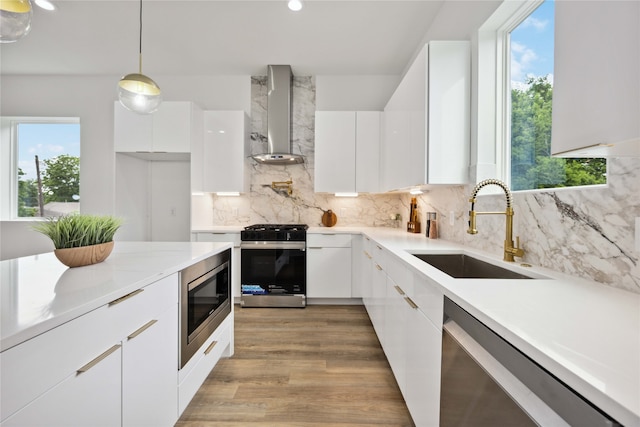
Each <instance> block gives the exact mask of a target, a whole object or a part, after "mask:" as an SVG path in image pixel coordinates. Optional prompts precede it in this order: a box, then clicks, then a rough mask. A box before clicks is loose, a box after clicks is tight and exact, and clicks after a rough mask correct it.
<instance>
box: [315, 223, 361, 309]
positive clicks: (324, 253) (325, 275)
mask: <svg viewBox="0 0 640 427" xmlns="http://www.w3.org/2000/svg"><path fill="white" fill-rule="evenodd" d="M307 297H309V298H351V235H350V234H308V235H307Z"/></svg>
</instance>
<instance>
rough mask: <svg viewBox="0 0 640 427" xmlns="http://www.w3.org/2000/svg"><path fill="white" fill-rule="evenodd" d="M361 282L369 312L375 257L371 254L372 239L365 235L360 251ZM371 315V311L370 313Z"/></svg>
mask: <svg viewBox="0 0 640 427" xmlns="http://www.w3.org/2000/svg"><path fill="white" fill-rule="evenodd" d="M360 260H361V263H360V273H359V274H360V284H361V292H362V302H363V303H364V306H365V308H366V309H367V312H369V311H370V310H371V298H372V297H373V268H374V267H373V257H372V256H371V239H369V238H368V237H366V236H363V239H362V252H361V253H360ZM369 317H371V313H369Z"/></svg>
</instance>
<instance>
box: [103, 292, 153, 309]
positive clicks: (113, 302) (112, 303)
mask: <svg viewBox="0 0 640 427" xmlns="http://www.w3.org/2000/svg"><path fill="white" fill-rule="evenodd" d="M142 291H144V289H142V288H140V289H138V290H137V291H133V292H131V293H129V294H126V295H125V296H123V297H120V298H118V299H114V300H113V301H111V302H110V303H109V307H111V306H112V305H116V304H120V303H121V302H122V301H124V300H128V299H129V298H131V297H135V296H136V295H138V294H139V293H141V292H142Z"/></svg>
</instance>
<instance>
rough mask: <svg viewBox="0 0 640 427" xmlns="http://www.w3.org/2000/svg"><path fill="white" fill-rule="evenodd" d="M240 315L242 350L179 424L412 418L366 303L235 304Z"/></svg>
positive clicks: (371, 422)
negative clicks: (254, 306) (257, 305)
mask: <svg viewBox="0 0 640 427" xmlns="http://www.w3.org/2000/svg"><path fill="white" fill-rule="evenodd" d="M235 316H236V317H235V355H234V356H233V357H231V358H228V359H222V360H220V362H219V363H218V364H217V365H216V367H215V368H214V369H213V371H212V372H211V374H209V377H208V378H207V379H206V381H205V382H204V384H203V386H202V387H201V388H200V390H199V391H198V393H197V394H196V395H195V397H194V398H193V400H192V401H191V403H190V404H189V406H188V407H187V409H186V410H185V411H184V413H183V414H182V417H181V418H180V420H178V423H177V424H176V427H201V426H212V427H214V426H218V427H239V426H249V427H258V426H270V427H272V426H286V427H289V426H300V427H311V426H321V427H327V426H349V427H364V426H381V425H382V426H386V427H392V426H413V422H412V420H411V416H410V415H409V412H408V410H407V407H406V405H405V403H404V400H403V399H402V395H401V394H400V390H399V389H398V386H397V384H396V381H395V379H394V377H393V373H392V372H391V368H390V367H389V364H388V363H387V360H386V358H385V356H384V353H383V351H382V348H381V347H380V343H379V342H378V339H377V337H376V334H375V332H374V330H373V326H372V325H371V322H370V321H369V317H368V316H367V313H366V310H365V308H364V307H363V306H359V305H356V306H324V305H312V306H308V307H306V308H304V309H296V308H244V309H243V308H239V307H238V306H236V310H235Z"/></svg>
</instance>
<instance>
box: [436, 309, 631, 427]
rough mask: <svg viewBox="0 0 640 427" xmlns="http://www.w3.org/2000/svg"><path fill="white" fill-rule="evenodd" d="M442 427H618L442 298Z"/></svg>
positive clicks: (486, 328)
mask: <svg viewBox="0 0 640 427" xmlns="http://www.w3.org/2000/svg"><path fill="white" fill-rule="evenodd" d="M444 319H445V322H444V331H443V334H442V373H441V390H440V393H441V395H440V426H441V427H447V426H456V427H462V426H474V427H483V426H535V425H544V426H546V425H553V426H563V425H566V426H581V427H591V426H593V427H595V426H620V424H618V423H617V422H616V421H614V420H613V419H611V418H610V417H609V416H607V415H606V414H604V413H603V412H602V411H600V410H599V409H598V408H596V407H595V406H593V405H592V404H591V403H590V402H588V401H587V400H585V399H584V398H583V397H581V396H580V395H579V394H577V393H576V392H575V391H574V390H572V389H571V388H570V387H569V386H567V385H566V384H564V383H563V382H561V381H560V380H559V379H558V378H556V377H555V376H553V375H552V374H551V373H549V372H548V371H546V370H545V369H544V368H543V367H541V366H540V365H538V364H537V363H536V362H534V361H533V360H531V359H530V358H529V357H527V356H526V355H525V354H523V353H522V352H520V351H519V350H518V349H516V348H515V347H513V346H512V345H511V344H509V343H508V342H507V341H505V340H504V339H502V338H501V337H500V336H499V335H497V334H496V333H495V332H493V331H492V330H491V329H489V328H488V327H487V326H485V325H484V324H483V323H481V322H480V321H479V320H478V319H476V318H475V317H473V316H472V315H471V314H469V313H468V312H467V311H465V310H464V309H462V308H461V307H460V306H458V305H457V304H455V303H454V302H453V301H451V300H450V299H448V298H446V297H445V303H444Z"/></svg>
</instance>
